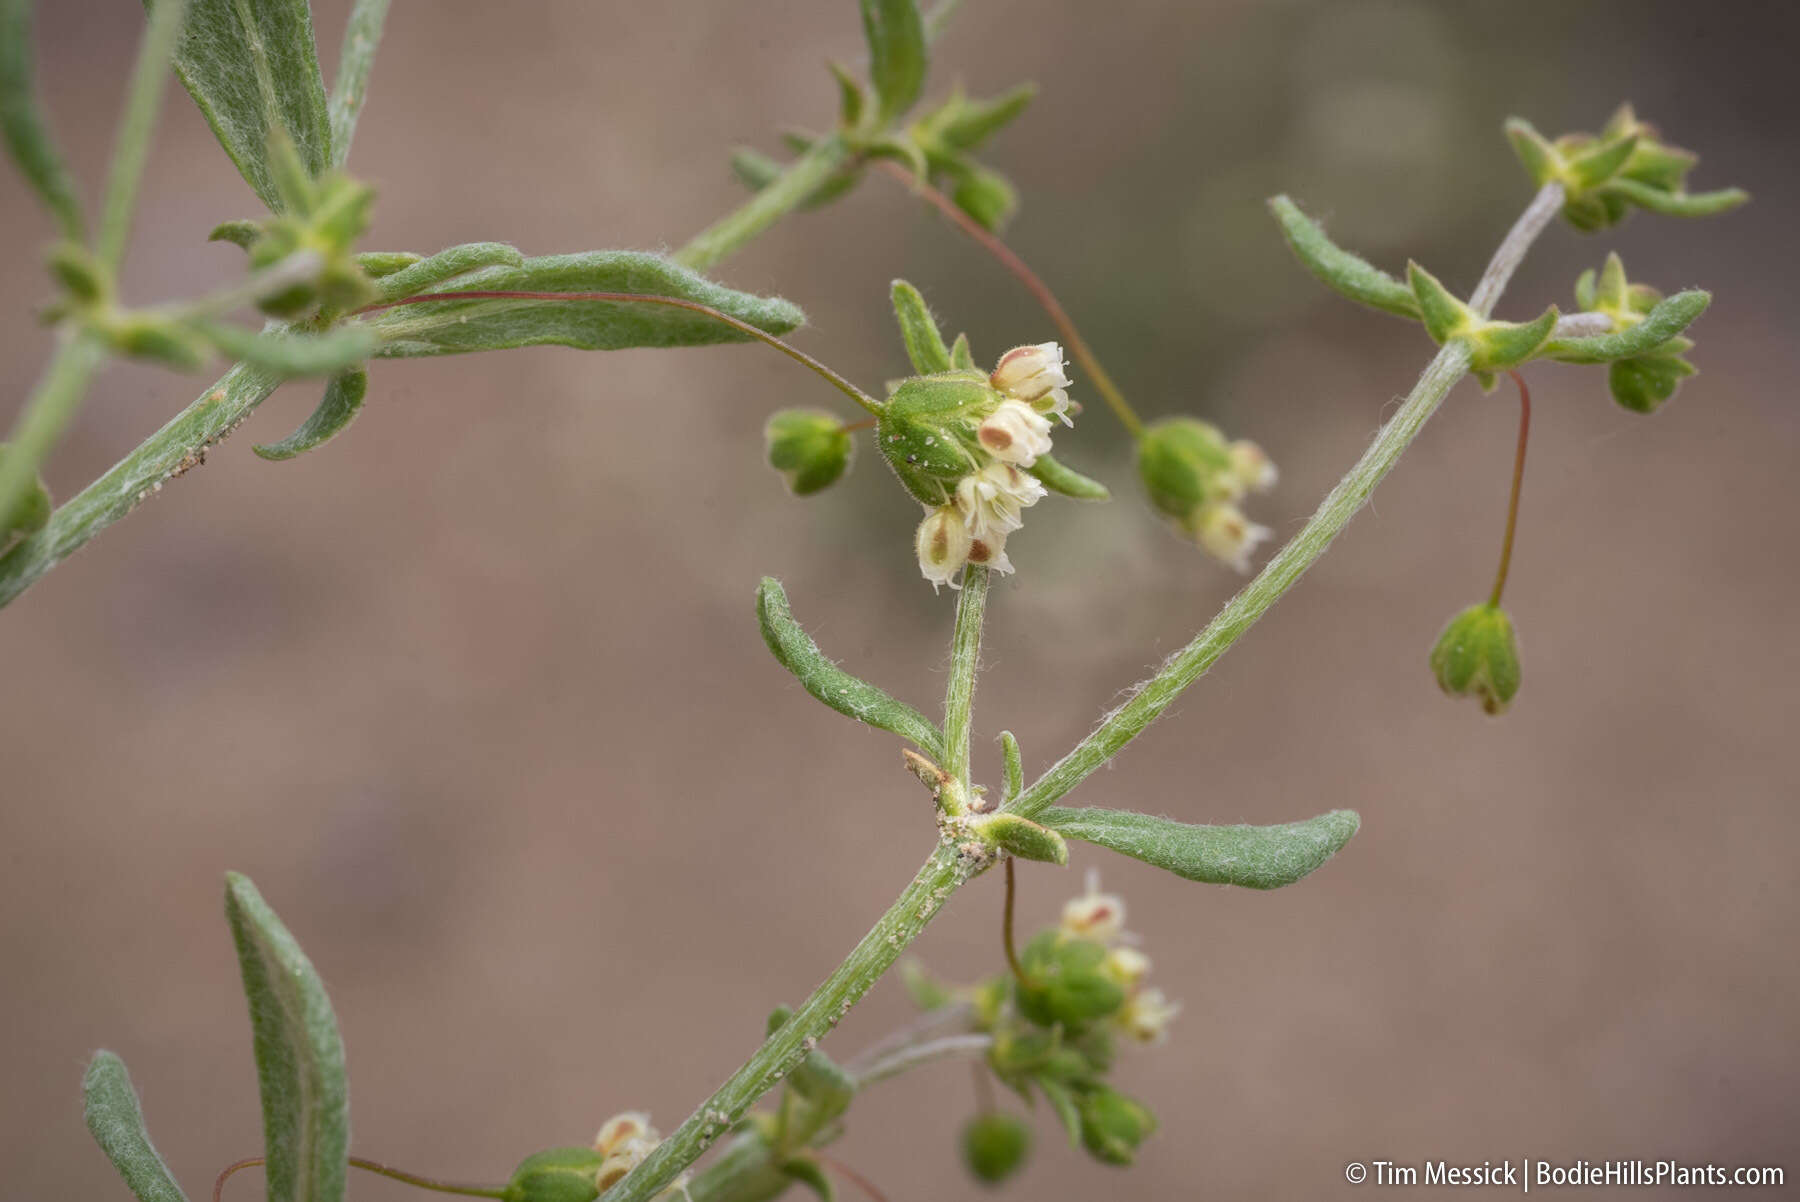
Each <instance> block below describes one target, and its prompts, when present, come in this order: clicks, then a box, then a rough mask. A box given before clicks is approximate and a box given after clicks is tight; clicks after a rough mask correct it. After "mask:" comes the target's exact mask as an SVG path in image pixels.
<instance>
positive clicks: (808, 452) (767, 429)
mask: <svg viewBox="0 0 1800 1202" xmlns="http://www.w3.org/2000/svg"><path fill="white" fill-rule="evenodd" d="M763 442H764V445H765V447H766V448H767V453H768V458H769V466H770V467H772V468H774V469H775V470H776V471H778V472H780V473H781V474H782V475H783V476H784V477H786V479H787V486H788V489H789V490H790V491H791V492H792V493H793V494H794V495H795V496H797V497H810V496H812V495H813V494H814V493H817V492H820V491H822V490H824V489H826V488H829V487H830V486H831V485H833V484H835V483H836V482H837V481H838V479H839V478H840V477H841V476H843V474H844V472H845V471H847V470H848V469H849V467H850V459H851V457H852V454H853V452H854V451H855V443H854V442H853V441H852V440H851V438H850V435H849V432H848V431H846V430H845V429H844V423H843V422H841V421H839V420H838V418H837V417H836V416H835V415H833V414H830V413H826V412H823V411H821V410H816V409H782V410H780V411H778V412H776V413H774V414H772V415H771V416H770V417H769V421H768V424H767V425H765V426H764V427H763Z"/></svg>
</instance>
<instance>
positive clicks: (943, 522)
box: [913, 505, 970, 592]
mask: <svg viewBox="0 0 1800 1202" xmlns="http://www.w3.org/2000/svg"><path fill="white" fill-rule="evenodd" d="M969 546H970V543H969V524H968V523H967V522H966V521H964V520H963V516H962V514H960V513H958V512H957V509H956V506H954V505H944V506H941V507H939V508H937V509H934V510H932V511H931V512H930V513H928V514H926V515H925V520H924V521H922V522H920V523H919V531H918V533H917V534H916V535H914V537H913V549H914V550H916V551H917V552H918V553H919V571H920V572H921V573H922V574H923V575H924V577H925V579H927V580H929V581H931V588H932V591H934V592H935V591H936V590H937V587H938V586H939V585H941V584H947V585H949V586H950V587H951V588H961V587H962V583H961V581H959V580H958V579H957V573H959V572H961V571H962V567H963V564H965V563H967V562H968V561H969Z"/></svg>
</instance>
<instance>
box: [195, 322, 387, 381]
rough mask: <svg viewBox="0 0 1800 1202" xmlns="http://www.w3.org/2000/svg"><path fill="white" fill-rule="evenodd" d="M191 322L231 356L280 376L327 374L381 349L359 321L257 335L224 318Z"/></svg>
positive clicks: (338, 370) (372, 331)
mask: <svg viewBox="0 0 1800 1202" xmlns="http://www.w3.org/2000/svg"><path fill="white" fill-rule="evenodd" d="M190 325H192V327H193V328H194V329H195V330H196V331H197V332H198V333H199V334H201V335H202V336H203V337H204V338H206V339H207V341H209V342H211V343H212V344H213V345H214V346H216V347H218V348H219V349H220V350H221V351H224V352H225V353H226V354H227V355H229V356H231V357H232V358H233V359H241V360H242V361H243V362H245V363H248V364H250V365H251V366H252V367H258V368H261V369H262V370H263V371H267V372H272V373H274V374H275V375H278V376H281V377H283V378H289V377H294V376H329V375H331V374H333V373H334V372H340V371H343V370H345V369H346V368H350V367H354V366H356V365H357V364H358V363H362V362H364V361H366V360H367V359H368V358H369V357H370V356H371V355H374V354H375V353H376V352H377V351H378V350H379V349H380V348H381V339H380V338H379V337H378V336H377V335H376V333H375V331H374V330H372V329H371V328H370V327H369V326H367V325H364V324H360V323H359V324H356V325H346V326H339V327H337V328H336V329H332V330H326V331H325V332H324V333H322V334H279V333H273V334H259V333H257V332H256V331H255V330H247V329H245V328H244V327H243V326H237V325H232V324H231V323H230V322H224V321H196V322H192V323H190Z"/></svg>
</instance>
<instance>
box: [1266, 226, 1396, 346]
mask: <svg viewBox="0 0 1800 1202" xmlns="http://www.w3.org/2000/svg"><path fill="white" fill-rule="evenodd" d="M1269 211H1270V212H1271V213H1273V214H1274V215H1275V220H1276V221H1277V222H1279V223H1280V225H1281V232H1282V235H1283V236H1284V237H1286V238H1287V244H1288V246H1289V248H1290V249H1292V250H1293V252H1294V256H1295V257H1296V258H1298V259H1299V260H1300V262H1301V263H1302V264H1303V265H1304V266H1305V267H1306V269H1307V270H1308V271H1310V272H1312V273H1313V275H1314V276H1316V277H1317V278H1318V279H1319V281H1320V282H1321V283H1323V284H1325V285H1326V286H1327V287H1329V288H1332V289H1335V290H1336V291H1338V292H1341V293H1342V294H1343V295H1345V296H1347V297H1349V298H1350V299H1351V300H1353V301H1355V302H1357V303H1358V304H1362V305H1368V306H1370V307H1371V308H1375V309H1380V310H1381V311H1383V312H1384V313H1392V314H1394V315H1395V316H1396V317H1413V318H1416V317H1418V316H1419V315H1420V314H1419V303H1418V301H1417V300H1416V299H1414V297H1413V294H1412V291H1411V290H1410V289H1409V288H1407V286H1406V285H1405V284H1402V283H1401V282H1400V281H1399V280H1397V279H1395V278H1394V277H1393V276H1391V275H1389V274H1388V273H1387V272H1385V271H1383V270H1381V269H1380V268H1379V267H1376V266H1375V265H1374V264H1372V263H1370V262H1369V261H1368V260H1367V259H1362V258H1358V257H1357V256H1356V255H1353V254H1351V253H1350V252H1349V251H1347V250H1343V249H1342V248H1340V247H1339V246H1338V245H1337V244H1336V243H1335V242H1333V241H1332V240H1331V239H1330V238H1328V237H1326V236H1325V229H1324V227H1323V226H1321V225H1320V224H1319V223H1318V222H1316V221H1314V220H1313V219H1312V218H1310V217H1308V216H1307V215H1306V214H1305V213H1302V212H1301V211H1300V206H1298V205H1296V204H1295V203H1294V202H1293V201H1292V200H1289V199H1288V198H1287V197H1286V196H1277V197H1274V198H1272V199H1271V200H1270V201H1269Z"/></svg>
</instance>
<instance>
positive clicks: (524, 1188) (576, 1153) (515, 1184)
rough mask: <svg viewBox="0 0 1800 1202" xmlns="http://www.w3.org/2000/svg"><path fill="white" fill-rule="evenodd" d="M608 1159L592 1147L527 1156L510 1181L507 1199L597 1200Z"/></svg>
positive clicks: (507, 1201)
mask: <svg viewBox="0 0 1800 1202" xmlns="http://www.w3.org/2000/svg"><path fill="white" fill-rule="evenodd" d="M604 1159H605V1157H603V1156H602V1155H601V1154H600V1153H599V1152H596V1151H595V1150H594V1149H592V1148H551V1149H549V1150H547V1151H543V1152H537V1153H534V1154H533V1155H531V1156H527V1157H526V1158H525V1159H524V1160H522V1161H520V1162H519V1167H518V1168H516V1169H514V1170H513V1175H512V1177H511V1178H509V1179H508V1180H507V1182H506V1189H505V1191H504V1198H505V1202H593V1199H595V1198H597V1197H599V1195H600V1186H599V1185H598V1184H596V1183H595V1180H594V1175H595V1174H596V1173H598V1172H599V1171H600V1165H601V1162H602V1161H603V1160H604Z"/></svg>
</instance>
